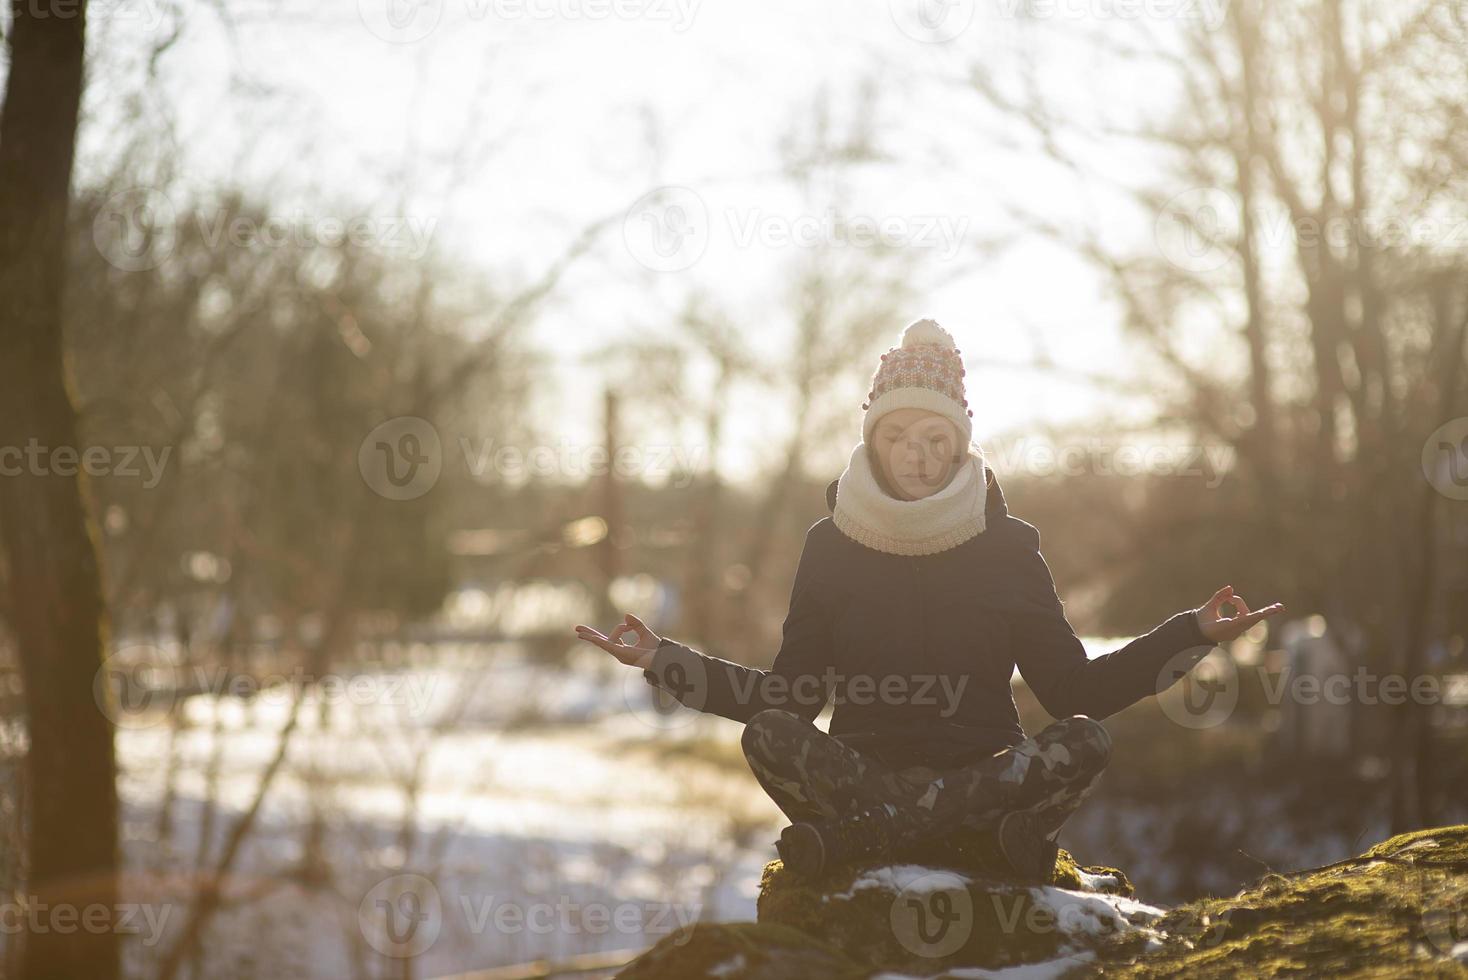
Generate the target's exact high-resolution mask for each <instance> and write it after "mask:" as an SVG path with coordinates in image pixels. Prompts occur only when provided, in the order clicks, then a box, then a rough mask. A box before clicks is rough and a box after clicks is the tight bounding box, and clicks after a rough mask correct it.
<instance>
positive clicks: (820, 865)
mask: <svg viewBox="0 0 1468 980" xmlns="http://www.w3.org/2000/svg"><path fill="white" fill-rule="evenodd" d="M896 816H897V808H896V807H895V806H893V805H892V804H890V803H883V804H880V805H879V806H874V807H869V808H868V809H865V810H860V811H858V812H856V813H853V814H849V815H847V816H844V817H841V818H839V819H836V820H820V821H813V822H811V823H796V824H791V825H790V826H789V827H786V828H785V829H784V830H783V831H782V832H781V833H780V839H779V840H778V841H777V842H776V843H775V849H776V850H777V851H778V852H779V854H780V860H781V861H783V862H785V867H787V868H789V869H790V870H791V872H793V873H794V874H795V875H797V876H798V877H801V878H814V877H816V876H818V875H821V874H824V873H825V872H827V871H829V870H830V869H832V868H834V867H837V866H838V865H843V864H853V863H855V862H857V861H862V860H870V859H873V858H876V859H881V858H885V857H887V856H888V855H889V854H891V852H892V844H893V838H894V830H895V829H896V827H895V823H896V821H895V818H896Z"/></svg>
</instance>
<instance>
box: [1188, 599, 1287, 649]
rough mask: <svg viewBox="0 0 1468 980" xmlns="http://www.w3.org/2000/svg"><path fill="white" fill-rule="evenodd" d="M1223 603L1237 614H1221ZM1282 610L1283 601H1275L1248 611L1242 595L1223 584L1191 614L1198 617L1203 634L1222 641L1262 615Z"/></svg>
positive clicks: (1217, 641) (1236, 634)
mask: <svg viewBox="0 0 1468 980" xmlns="http://www.w3.org/2000/svg"><path fill="white" fill-rule="evenodd" d="M1225 605H1232V606H1233V607H1234V608H1235V609H1236V610H1238V613H1239V614H1238V615H1237V616H1223V615H1221V613H1222V611H1223V607H1224V606H1225ZM1283 611H1284V603H1281V602H1276V603H1274V604H1273V605H1269V606H1265V607H1264V608H1263V609H1260V610H1258V611H1257V612H1249V605H1248V603H1246V602H1244V597H1243V596H1241V595H1235V594H1234V587H1233V586H1232V585H1225V586H1224V587H1223V588H1221V589H1219V590H1218V591H1217V592H1215V593H1213V598H1212V599H1209V600H1208V601H1207V602H1206V603H1205V604H1204V605H1203V607H1202V608H1200V609H1194V610H1193V615H1194V616H1196V617H1197V618H1198V628H1199V629H1201V630H1202V631H1203V635H1204V636H1206V637H1208V639H1210V640H1212V641H1213V642H1214V643H1223V642H1224V641H1225V640H1232V639H1234V638H1236V637H1237V636H1239V635H1240V634H1242V633H1243V632H1244V631H1245V630H1247V629H1248V628H1249V627H1250V626H1253V625H1254V624H1255V623H1257V622H1259V620H1261V619H1263V618H1264V617H1266V616H1273V615H1274V614H1275V613H1277V612H1283Z"/></svg>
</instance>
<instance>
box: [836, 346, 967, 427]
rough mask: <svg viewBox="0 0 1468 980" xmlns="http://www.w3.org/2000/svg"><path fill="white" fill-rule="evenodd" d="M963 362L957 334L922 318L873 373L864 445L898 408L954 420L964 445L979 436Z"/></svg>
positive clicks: (863, 421) (883, 356)
mask: <svg viewBox="0 0 1468 980" xmlns="http://www.w3.org/2000/svg"><path fill="white" fill-rule="evenodd" d="M966 373H967V372H965V371H964V368H963V359H962V358H961V357H960V356H959V350H958V347H957V345H955V344H954V342H953V335H952V334H950V333H949V332H948V331H947V330H944V329H943V328H942V327H940V326H939V325H938V323H937V322H936V321H934V320H918V321H917V322H916V323H912V324H909V325H908V327H907V329H906V330H904V331H902V340H901V342H900V343H899V345H898V346H897V347H893V348H890V349H888V351H887V353H885V354H883V355H882V361H881V363H880V364H879V365H878V366H877V370H876V373H875V374H873V375H872V388H871V391H869V392H867V400H866V401H865V402H863V403H862V406H861V407H862V408H864V409H866V417H865V418H864V419H863V420H862V430H861V437H862V442H866V443H870V442H871V439H872V429H873V428H874V427H875V426H876V424H877V421H878V420H879V419H880V418H881V417H882V416H883V415H885V414H887V413H888V412H890V411H893V410H894V409H898V408H925V409H927V410H928V411H931V412H937V413H938V414H940V415H942V416H944V417H946V418H948V419H949V420H951V421H952V422H953V424H954V426H956V427H957V429H958V439H959V444H960V445H966V444H968V443H969V441H970V440H971V439H972V438H973V414H974V413H973V411H972V410H971V409H970V408H969V407H968V398H967V396H966V395H965V393H964V384H963V377H964V375H965V374H966Z"/></svg>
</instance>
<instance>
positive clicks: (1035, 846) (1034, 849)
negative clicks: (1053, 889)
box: [998, 810, 1060, 882]
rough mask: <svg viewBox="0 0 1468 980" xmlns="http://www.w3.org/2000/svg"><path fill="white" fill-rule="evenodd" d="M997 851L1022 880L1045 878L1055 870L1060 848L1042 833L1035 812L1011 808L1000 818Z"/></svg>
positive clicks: (1048, 877)
mask: <svg viewBox="0 0 1468 980" xmlns="http://www.w3.org/2000/svg"><path fill="white" fill-rule="evenodd" d="M998 838H999V852H1000V853H1001V854H1002V855H1004V860H1005V861H1006V862H1007V863H1008V864H1009V869H1010V870H1011V871H1013V872H1014V873H1015V874H1016V875H1019V876H1020V877H1021V878H1023V879H1027V880H1033V881H1042V882H1043V881H1048V880H1049V879H1050V876H1051V875H1052V874H1053V873H1054V872H1055V859H1056V857H1057V855H1058V854H1059V853H1060V847H1059V845H1058V844H1056V843H1055V841H1053V840H1051V839H1050V838H1048V837H1046V836H1045V833H1044V831H1043V830H1042V829H1041V827H1040V825H1039V822H1038V821H1037V820H1036V818H1035V815H1034V814H1033V813H1031V812H1030V811H1029V810H1014V811H1011V812H1010V813H1006V814H1005V815H1004V817H1003V818H1002V819H1001V820H1000V821H999V832H998Z"/></svg>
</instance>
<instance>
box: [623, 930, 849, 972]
mask: <svg viewBox="0 0 1468 980" xmlns="http://www.w3.org/2000/svg"><path fill="white" fill-rule="evenodd" d="M870 973H871V970H870V968H868V967H865V966H862V965H861V964H859V963H857V962H856V961H855V960H852V959H850V958H849V957H847V956H846V955H845V954H844V953H842V952H841V951H840V950H839V949H835V948H833V947H831V946H828V945H827V944H825V943H823V942H821V941H820V940H818V939H815V938H813V937H811V936H808V935H806V934H805V933H803V932H800V931H799V930H797V929H791V928H789V927H787V926H780V925H772V924H766V923H755V922H733V923H725V924H720V923H702V922H699V923H694V924H693V925H691V926H685V927H684V928H682V929H679V930H678V931H677V932H674V933H671V934H670V935H668V936H666V937H664V938H663V939H662V941H661V942H659V943H658V944H657V945H656V946H654V947H653V948H652V949H650V950H648V951H647V952H646V953H643V954H642V955H641V956H639V957H638V958H637V959H635V960H633V961H632V962H631V963H630V964H628V965H627V966H626V967H624V968H623V969H622V971H621V972H620V973H618V974H617V978H618V980H697V978H700V977H707V978H714V977H717V978H719V980H861V978H864V977H867V976H869V975H870Z"/></svg>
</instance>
